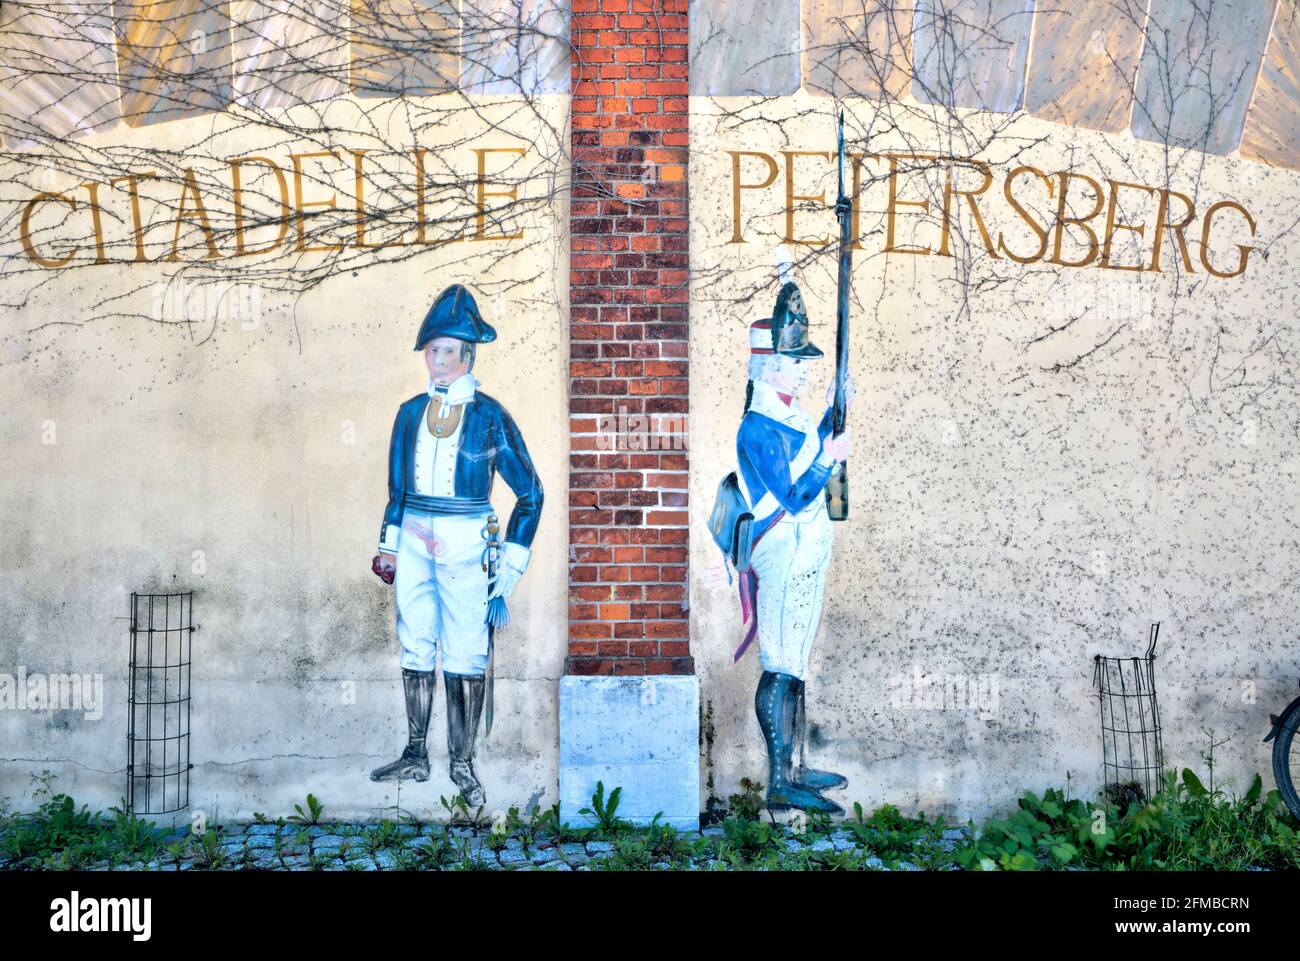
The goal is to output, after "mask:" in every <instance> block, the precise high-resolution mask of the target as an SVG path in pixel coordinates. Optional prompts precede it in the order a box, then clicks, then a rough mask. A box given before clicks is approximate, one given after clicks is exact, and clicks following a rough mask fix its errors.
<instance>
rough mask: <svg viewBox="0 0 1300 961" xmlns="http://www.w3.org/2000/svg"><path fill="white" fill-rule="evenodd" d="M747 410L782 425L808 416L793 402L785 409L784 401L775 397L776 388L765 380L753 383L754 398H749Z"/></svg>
mask: <svg viewBox="0 0 1300 961" xmlns="http://www.w3.org/2000/svg"><path fill="white" fill-rule="evenodd" d="M749 409H750V410H752V411H753V412H754V413H756V414H762V415H763V416H764V417H770V418H772V420H777V421H781V422H782V423H783V424H790V423H794V422H796V421H801V420H803V419H804V418H806V417H807V416H808V415H807V414H805V413H804V412H803V409H802V408H800V406H799V405H798V404H797V403H795V402H794V401H791V402H790V406H788V407H787V406H786V404H785V401H783V400H781V398H780V396H778V395H777V392H776V388H775V387H773V386H772V385H771V384H769V383H768V382H767V381H765V380H756V381H754V396H753V397H752V398H750V401H749Z"/></svg>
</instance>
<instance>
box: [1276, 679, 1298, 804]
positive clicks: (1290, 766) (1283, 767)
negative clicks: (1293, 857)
mask: <svg viewBox="0 0 1300 961" xmlns="http://www.w3.org/2000/svg"><path fill="white" fill-rule="evenodd" d="M1282 717H1283V718H1285V720H1284V721H1282V722H1281V723H1280V724H1279V725H1278V731H1277V737H1276V738H1275V739H1274V741H1273V779H1274V780H1275V781H1277V789H1278V791H1279V792H1281V794H1282V800H1283V801H1284V802H1285V803H1286V806H1287V807H1288V808H1290V809H1291V813H1292V814H1294V815H1295V817H1296V818H1297V819H1300V793H1298V792H1297V787H1296V785H1297V782H1300V741H1298V740H1297V739H1296V732H1297V731H1300V698H1296V700H1295V701H1294V702H1293V703H1292V704H1291V706H1290V707H1288V708H1287V709H1286V710H1285V711H1284V712H1283V713H1282Z"/></svg>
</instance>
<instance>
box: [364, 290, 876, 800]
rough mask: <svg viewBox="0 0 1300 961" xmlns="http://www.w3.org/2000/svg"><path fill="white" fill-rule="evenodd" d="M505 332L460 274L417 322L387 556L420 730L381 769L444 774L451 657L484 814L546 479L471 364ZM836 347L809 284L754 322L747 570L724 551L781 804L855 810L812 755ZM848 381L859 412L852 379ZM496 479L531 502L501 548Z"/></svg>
mask: <svg viewBox="0 0 1300 961" xmlns="http://www.w3.org/2000/svg"><path fill="white" fill-rule="evenodd" d="M495 339H496V331H495V330H493V328H492V327H491V325H489V324H488V323H487V322H486V321H485V320H484V319H483V318H482V316H481V315H480V313H479V310H478V307H477V305H476V304H475V301H474V297H473V295H472V294H471V293H470V292H469V290H467V289H466V288H465V287H463V286H461V285H459V284H454V285H452V286H450V287H448V288H447V289H446V290H444V291H443V292H442V293H441V294H440V295H439V297H438V299H437V300H436V301H435V302H434V304H433V306H432V307H431V308H430V309H429V312H428V314H427V315H426V316H425V318H424V321H423V323H422V324H421V325H420V330H419V333H418V335H417V337H416V343H415V349H416V350H418V351H422V352H423V355H424V360H425V364H426V367H427V369H428V373H429V380H428V386H427V389H426V391H425V392H423V393H421V394H418V395H416V396H415V397H412V398H411V399H410V400H408V401H406V402H405V403H404V404H402V405H401V407H400V408H399V410H398V413H397V418H396V421H395V423H394V425H393V433H392V440H391V444H390V448H389V463H388V504H387V507H386V508H385V511H384V518H383V523H382V526H381V528H380V537H379V552H378V553H377V554H376V556H375V558H374V560H373V562H372V568H373V570H374V572H375V573H376V574H377V575H379V577H380V578H382V579H383V580H384V581H385V583H389V584H393V585H394V590H395V596H396V605H397V638H398V641H399V644H400V647H401V662H400V663H401V669H402V685H403V690H404V693H405V702H406V715H407V729H408V736H407V744H406V747H405V748H404V750H403V751H402V753H401V755H400V756H399V757H398V758H397V759H396V760H394V761H392V762H391V763H388V764H385V765H383V766H381V767H379V768H376V769H375V770H374V771H373V772H372V773H371V775H370V776H371V779H372V780H375V781H401V780H405V779H414V780H416V781H427V780H428V779H429V776H430V765H429V752H428V728H429V719H430V716H431V713H432V706H433V700H434V691H435V683H434V680H435V670H436V668H437V666H438V664H437V662H438V660H439V659H441V663H442V672H443V681H444V687H445V689H446V694H447V748H448V755H449V772H448V773H449V776H450V777H451V780H452V781H453V782H454V783H455V785H456V787H457V788H458V789H459V791H460V793H461V794H462V796H463V797H464V798H465V801H466V803H467V804H468V805H469V806H471V807H479V806H481V805H482V804H484V803H485V801H486V796H485V793H484V791H483V787H482V785H481V783H480V782H479V780H478V776H477V774H476V773H475V771H474V767H473V758H474V750H475V748H474V745H475V739H476V735H477V731H478V726H479V723H480V719H481V717H482V713H483V707H484V702H485V700H488V701H490V698H491V689H490V681H491V678H490V673H489V660H490V658H491V654H492V645H493V639H494V632H495V628H496V627H498V626H500V625H501V624H503V623H504V621H505V601H506V599H507V598H508V597H509V596H510V593H511V592H512V591H513V590H514V587H515V585H516V584H517V582H518V580H519V578H520V577H521V576H522V575H523V573H524V571H525V570H526V569H527V567H528V563H529V559H530V557H531V545H532V541H533V537H534V535H535V533H536V531H537V525H538V520H539V518H540V514H541V506H542V485H541V481H540V479H539V478H538V476H537V472H536V470H535V469H534V467H533V464H532V461H531V459H530V458H529V455H528V450H527V447H526V446H525V444H524V440H523V437H522V435H521V434H520V432H519V429H518V427H517V426H516V425H515V422H514V420H513V419H512V418H511V416H510V415H509V413H508V412H507V411H506V410H505V408H504V407H502V406H501V404H500V403H499V402H497V401H496V400H494V399H493V398H491V397H489V396H488V395H487V394H484V393H482V392H481V391H479V390H478V387H479V382H478V380H477V379H476V378H475V377H474V376H473V374H472V373H471V370H472V368H473V366H474V360H475V353H476V351H477V347H478V345H479V344H485V343H490V342H492V341H493V340H495ZM821 356H822V352H821V350H819V349H818V348H817V347H816V346H814V345H813V344H812V342H811V341H810V339H809V336H808V317H807V311H806V308H805V307H804V303H803V297H802V295H801V293H800V291H799V288H798V286H797V285H796V284H795V283H794V282H793V281H787V282H785V283H784V284H783V285H782V287H781V290H780V293H779V294H778V296H777V301H776V306H775V308H774V309H773V312H772V317H771V318H770V319H766V320H761V321H758V322H756V323H754V324H753V325H752V326H751V328H750V356H749V371H748V373H749V383H748V386H747V389H746V397H745V409H744V416H743V418H742V420H741V423H740V429H739V431H738V434H737V439H736V456H737V460H738V462H739V468H740V469H739V472H738V473H739V480H738V481H737V480H735V475H733V477H732V478H729V480H731V481H732V485H731V486H732V490H733V497H735V498H736V501H737V504H738V505H739V506H738V507H737V510H743V511H744V512H745V516H746V517H747V518H748V519H749V521H750V523H749V525H748V527H747V529H746V533H745V534H744V539H745V542H746V543H745V544H744V550H743V559H742V560H741V561H740V563H739V566H738V567H733V565H732V562H733V561H735V560H736V559H737V558H738V554H737V551H736V548H737V546H738V545H737V544H736V543H734V542H732V541H728V542H727V543H726V544H722V545H721V546H723V548H724V551H726V553H727V559H726V560H725V561H724V563H725V568H726V570H727V572H728V574H729V575H730V574H733V573H734V574H736V575H737V576H738V583H739V588H740V599H741V609H742V613H743V615H744V618H745V620H747V621H748V622H749V628H748V631H747V633H746V635H745V638H744V640H743V642H742V643H741V645H740V647H739V649H738V650H737V651H736V653H735V659H736V660H739V659H740V657H741V656H742V655H743V654H744V653H745V651H746V650H747V648H748V647H749V646H750V644H751V643H752V641H753V640H755V639H757V640H758V647H759V658H760V661H761V662H762V667H763V672H762V676H761V678H760V680H759V683H758V688H757V690H756V692H755V695H754V709H755V714H756V715H757V718H758V722H759V728H760V729H761V731H762V733H763V738H764V742H765V744H766V747H767V753H768V804H769V806H770V807H772V808H776V809H784V808H799V809H803V810H810V811H825V812H830V813H840V812H841V810H842V809H841V808H840V806H839V805H838V804H836V803H835V802H834V801H832V800H830V799H829V798H827V797H825V796H824V793H823V792H825V791H828V790H832V789H835V788H839V787H843V786H844V785H845V784H847V780H846V778H844V776H843V775H840V774H836V773H834V772H830V771H820V770H817V769H815V768H812V767H809V766H807V765H806V764H805V763H804V753H805V751H804V742H805V712H804V701H805V697H804V692H805V681H806V677H807V673H808V666H809V658H810V655H811V650H812V642H813V638H814V637H815V635H816V632H817V626H818V623H819V622H820V619H821V611H822V605H823V593H824V589H825V582H826V571H827V567H828V565H829V562H830V553H831V541H832V537H831V523H830V518H829V515H828V512H827V507H826V502H825V498H824V493H825V490H826V487H827V484H828V482H829V481H830V480H831V478H832V476H833V475H834V473H835V471H836V470H837V469H839V468H840V465H842V464H843V462H844V461H845V460H846V459H847V458H848V456H849V453H850V449H851V441H850V437H849V434H848V432H847V431H845V432H843V433H840V434H835V433H834V431H833V428H832V421H833V417H832V409H831V401H832V395H833V392H834V385H833V386H832V388H831V390H828V391H827V410H826V412H825V414H824V415H823V416H822V417H821V418H819V419H818V420H814V419H813V418H812V417H811V416H809V415H808V414H807V413H805V412H804V410H803V409H802V408H801V407H800V406H799V404H798V402H797V400H796V397H797V395H799V393H800V392H801V391H802V389H803V388H804V386H805V384H806V382H807V379H808V374H809V368H810V366H811V362H812V361H813V360H815V359H817V358H819V357H821ZM841 389H842V390H843V391H844V399H845V401H846V402H847V404H850V405H851V404H852V402H853V384H852V379H851V378H847V377H846V378H845V380H844V382H843V384H842V387H841ZM497 474H500V475H501V477H502V478H503V479H504V480H505V482H506V483H507V484H508V485H509V487H510V489H511V491H512V492H513V493H514V495H515V499H516V500H515V505H514V508H513V510H512V511H511V514H510V520H509V522H508V523H507V524H506V527H505V531H504V540H499V539H498V538H499V535H500V533H501V531H500V525H499V522H498V519H497V515H496V514H495V513H494V511H493V508H492V505H491V503H490V502H489V500H488V497H489V495H490V493H491V490H492V482H493V480H494V478H495V476H496V475H497ZM742 482H743V488H744V489H743V492H742V491H741V489H740V488H741V483H742ZM715 513H716V511H715ZM730 523H732V521H730V520H728V521H726V523H724V524H723V525H722V526H727V524H730ZM712 526H713V524H712V521H711V527H712ZM716 534H717V531H715V536H716ZM715 576H716V575H715ZM490 711H491V708H490V707H489V717H488V726H489V730H490V726H491V714H490Z"/></svg>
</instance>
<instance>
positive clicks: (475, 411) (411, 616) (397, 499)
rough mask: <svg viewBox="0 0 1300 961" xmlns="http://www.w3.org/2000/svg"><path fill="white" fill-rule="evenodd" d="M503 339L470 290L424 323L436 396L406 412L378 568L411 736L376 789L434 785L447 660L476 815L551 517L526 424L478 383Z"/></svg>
mask: <svg viewBox="0 0 1300 961" xmlns="http://www.w3.org/2000/svg"><path fill="white" fill-rule="evenodd" d="M496 336H497V335H496V331H495V330H493V329H492V327H491V325H489V324H488V323H487V322H486V321H485V320H484V319H483V317H482V316H481V315H480V314H479V310H478V306H477V305H476V304H475V303H474V297H473V295H472V294H471V293H470V292H469V290H468V289H466V288H465V287H463V286H461V285H460V284H453V285H452V286H450V287H448V288H447V289H446V290H444V291H443V292H442V293H441V294H439V296H438V299H437V300H436V301H434V304H433V306H432V307H431V308H430V309H429V312H428V314H427V315H426V316H425V318H424V322H423V323H422V324H421V325H420V331H419V334H418V335H417V336H416V339H415V349H416V350H418V351H422V352H423V354H424V361H425V365H426V366H427V368H428V372H429V383H428V389H427V391H426V392H424V393H421V394H418V395H416V396H415V397H412V398H411V399H410V400H408V401H406V403H404V404H402V406H401V407H400V408H399V409H398V411H397V419H396V421H395V422H394V424H393V435H392V442H391V444H390V446H389V453H388V506H387V507H386V508H385V510H384V520H383V524H382V525H381V527H380V530H379V553H378V554H377V555H376V556H375V558H374V561H373V563H372V568H373V570H374V572H375V573H376V574H378V575H379V576H380V577H381V578H382V579H383V580H384V581H385V583H389V584H393V585H394V591H395V595H396V602H397V639H398V641H399V642H400V644H401V649H402V655H401V667H402V685H403V688H404V691H405V695H406V719H407V726H408V740H407V744H406V748H405V750H403V751H402V754H401V756H400V757H399V758H398V759H397V760H395V761H393V762H392V763H390V764H385V765H384V766H383V767H380V768H377V769H375V770H374V771H373V772H372V773H371V775H370V777H371V780H374V781H399V780H404V779H406V778H414V779H415V780H417V781H427V780H428V779H429V753H428V745H427V741H426V738H427V735H428V728H429V716H430V713H431V711H432V707H433V697H434V690H435V685H434V678H435V675H434V671H435V668H436V666H437V663H436V662H437V659H438V658H439V657H441V660H442V676H443V682H444V687H445V688H446V692H447V750H448V753H449V755H450V771H449V773H450V776H451V779H452V781H454V782H455V784H456V787H457V788H458V789H459V790H460V793H461V795H462V796H463V797H464V798H465V801H466V803H467V804H468V806H469V807H471V808H477V807H480V806H482V805H483V803H484V802H485V800H486V797H485V795H484V792H483V787H482V785H481V784H480V783H479V780H478V776H477V775H476V774H475V772H474V766H473V758H474V741H475V737H476V735H477V732H478V725H479V719H480V717H481V716H482V712H483V706H484V701H485V700H486V701H487V702H488V720H487V727H488V730H489V731H491V725H492V706H491V699H492V691H491V675H490V673H489V659H490V657H491V653H492V642H493V635H494V632H495V629H496V628H497V627H500V626H502V625H503V624H504V623H505V621H506V610H505V601H506V599H507V598H508V597H509V596H510V593H511V591H513V590H514V587H515V584H516V583H517V582H518V580H519V578H520V577H521V576H522V575H523V573H524V571H525V570H526V569H527V567H528V561H529V558H530V556H531V545H532V542H533V535H534V534H535V533H536V531H537V522H538V518H539V516H540V514H541V509H542V485H541V481H540V480H539V479H538V476H537V472H536V470H534V469H533V463H532V461H531V459H530V458H529V456H528V449H527V448H526V447H525V446H524V439H523V437H522V436H521V435H520V433H519V428H518V427H516V426H515V422H514V420H513V419H512V418H511V416H510V414H509V413H507V411H506V409H505V408H504V407H502V406H501V404H500V403H498V402H497V401H496V400H494V399H493V398H491V397H489V396H488V395H487V394H484V393H482V392H481V391H479V389H478V387H479V382H478V380H477V379H475V377H474V375H473V374H472V373H470V371H471V370H472V369H473V367H474V357H475V351H476V350H477V345H479V344H487V343H491V342H492V341H494V340H495V339H496ZM498 474H500V476H501V477H502V478H503V479H504V480H505V482H506V484H508V485H509V487H510V489H511V491H513V492H514V495H515V506H514V510H513V511H511V514H510V520H509V522H508V523H507V524H506V526H505V531H504V540H503V539H502V538H501V536H500V535H501V528H500V524H499V522H498V519H497V515H496V513H495V512H494V511H493V508H492V504H491V503H490V501H489V500H488V498H489V496H490V495H491V493H492V482H493V480H494V478H495V477H496V475H498Z"/></svg>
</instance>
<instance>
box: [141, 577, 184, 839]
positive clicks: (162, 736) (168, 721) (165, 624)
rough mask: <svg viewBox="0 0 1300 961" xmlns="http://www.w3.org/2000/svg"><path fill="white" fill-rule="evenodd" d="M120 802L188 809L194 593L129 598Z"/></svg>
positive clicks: (165, 810) (163, 810)
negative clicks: (123, 782) (123, 784)
mask: <svg viewBox="0 0 1300 961" xmlns="http://www.w3.org/2000/svg"><path fill="white" fill-rule="evenodd" d="M130 625H131V628H130V632H131V663H130V672H129V673H130V677H129V684H130V692H129V695H128V698H127V729H126V782H127V783H126V804H127V810H128V811H130V812H131V813H132V814H136V815H142V814H170V813H172V812H174V811H179V810H181V809H183V808H185V807H187V806H188V805H189V803H190V768H191V767H192V765H191V764H190V654H191V649H192V637H193V634H194V594H193V592H191V593H188V594H134V593H133V594H132V595H131V617H130Z"/></svg>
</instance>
